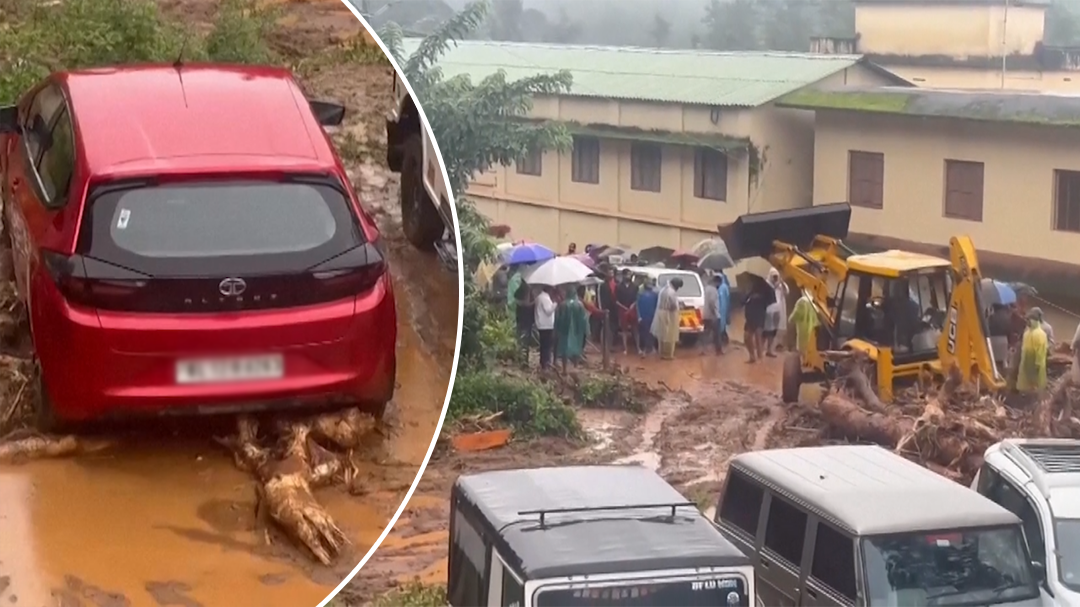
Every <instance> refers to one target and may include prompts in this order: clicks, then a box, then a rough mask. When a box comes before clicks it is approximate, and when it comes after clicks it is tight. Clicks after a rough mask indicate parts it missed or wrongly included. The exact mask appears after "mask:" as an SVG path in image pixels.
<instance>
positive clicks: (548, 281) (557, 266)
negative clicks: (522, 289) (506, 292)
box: [525, 257, 593, 287]
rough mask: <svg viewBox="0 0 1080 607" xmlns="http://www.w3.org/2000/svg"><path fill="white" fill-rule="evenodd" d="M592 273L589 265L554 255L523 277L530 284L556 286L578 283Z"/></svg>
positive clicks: (571, 258)
mask: <svg viewBox="0 0 1080 607" xmlns="http://www.w3.org/2000/svg"><path fill="white" fill-rule="evenodd" d="M592 273H593V271H592V270H590V269H589V266H587V265H585V264H583V263H581V262H580V261H578V260H576V259H574V258H573V257H556V258H554V259H549V260H547V261H545V262H544V263H542V264H540V265H539V266H537V267H536V269H534V270H533V271H532V272H529V275H528V276H526V277H525V282H527V283H529V284H531V285H547V286H551V287H554V286H558V285H568V284H575V283H579V282H581V281H583V280H585V279H586V278H588V277H589V276H591V275H592Z"/></svg>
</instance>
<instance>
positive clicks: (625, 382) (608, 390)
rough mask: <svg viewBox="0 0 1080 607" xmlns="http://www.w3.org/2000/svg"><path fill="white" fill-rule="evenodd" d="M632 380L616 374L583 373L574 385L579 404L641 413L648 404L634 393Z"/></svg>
mask: <svg viewBox="0 0 1080 607" xmlns="http://www.w3.org/2000/svg"><path fill="white" fill-rule="evenodd" d="M632 381H633V380H631V379H629V378H627V377H620V376H617V375H585V376H582V377H581V379H580V380H579V381H578V384H577V386H575V391H576V392H577V396H578V400H579V404H581V405H582V406H585V407H593V408H596V409H622V410H625V411H631V412H633V413H643V412H644V411H645V410H646V409H647V408H648V406H647V405H646V403H645V402H643V401H642V400H641V399H639V398H638V397H637V395H635V394H634V385H633V383H632Z"/></svg>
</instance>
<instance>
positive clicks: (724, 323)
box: [716, 272, 731, 345]
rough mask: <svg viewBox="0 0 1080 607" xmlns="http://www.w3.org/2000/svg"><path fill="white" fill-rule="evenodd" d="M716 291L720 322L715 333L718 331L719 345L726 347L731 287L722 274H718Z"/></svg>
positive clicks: (729, 318) (725, 276)
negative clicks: (718, 279)
mask: <svg viewBox="0 0 1080 607" xmlns="http://www.w3.org/2000/svg"><path fill="white" fill-rule="evenodd" d="M716 289H717V290H718V291H720V321H719V323H718V326H717V331H720V343H721V344H722V345H727V341H728V339H727V336H728V335H727V328H728V321H730V320H731V285H729V284H728V279H727V275H726V274H724V273H723V272H720V285H719V286H717V287H716Z"/></svg>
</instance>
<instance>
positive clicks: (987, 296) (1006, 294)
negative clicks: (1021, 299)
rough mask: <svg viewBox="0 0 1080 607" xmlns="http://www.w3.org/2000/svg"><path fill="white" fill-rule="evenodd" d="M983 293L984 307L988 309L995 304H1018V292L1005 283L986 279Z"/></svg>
mask: <svg viewBox="0 0 1080 607" xmlns="http://www.w3.org/2000/svg"><path fill="white" fill-rule="evenodd" d="M982 292H983V300H984V301H983V305H984V306H987V307H989V306H992V305H994V304H1001V305H1003V306H1008V305H1011V304H1014V303H1016V291H1015V290H1014V289H1013V288H1012V287H1011V286H1009V285H1007V284H1005V283H1003V282H998V281H996V280H991V279H989V278H984V279H983V284H982Z"/></svg>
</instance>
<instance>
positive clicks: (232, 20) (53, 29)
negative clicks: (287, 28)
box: [0, 0, 277, 103]
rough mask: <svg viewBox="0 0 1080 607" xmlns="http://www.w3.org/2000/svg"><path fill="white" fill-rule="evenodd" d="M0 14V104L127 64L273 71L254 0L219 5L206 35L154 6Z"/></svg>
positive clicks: (81, 4)
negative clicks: (84, 72)
mask: <svg viewBox="0 0 1080 607" xmlns="http://www.w3.org/2000/svg"><path fill="white" fill-rule="evenodd" d="M8 4H11V7H10V10H6V11H5V12H4V13H3V14H0V103H11V102H12V101H14V100H16V99H17V98H18V96H19V95H21V94H22V93H23V92H25V91H26V90H27V89H29V88H30V87H31V86H33V85H34V84H36V83H37V82H38V81H39V80H41V79H42V78H44V77H45V76H47V75H48V74H49V73H50V72H55V71H60V70H71V69H86V68H94V67H103V66H110V65H121V64H132V63H164V62H167V63H171V62H173V61H176V60H177V59H179V58H181V57H182V58H183V59H184V60H186V61H189V62H194V61H203V60H211V61H216V62H223V63H249V64H251V63H256V64H264V63H276V62H277V58H276V57H275V55H274V53H273V52H272V51H271V50H270V47H269V45H268V43H267V36H268V34H269V33H270V32H271V30H272V28H273V27H275V21H274V17H273V13H272V12H269V11H268V10H266V9H262V8H258V7H257V5H256V2H255V0H224V1H223V3H222V5H221V7H220V10H219V12H218V16H217V19H216V21H215V23H214V24H213V27H212V28H211V30H210V32H209V33H208V34H207V35H206V36H205V37H203V36H200V35H199V34H198V33H196V32H195V31H194V30H193V29H191V28H189V27H187V25H186V24H183V23H181V22H179V21H177V20H175V19H172V18H170V17H168V16H166V15H163V14H162V13H161V11H160V9H159V8H158V5H157V2H154V1H153V0H63V1H62V2H58V3H52V2H50V3H42V2H39V1H38V0H11V1H10V2H6V3H5V8H7V5H8Z"/></svg>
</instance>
